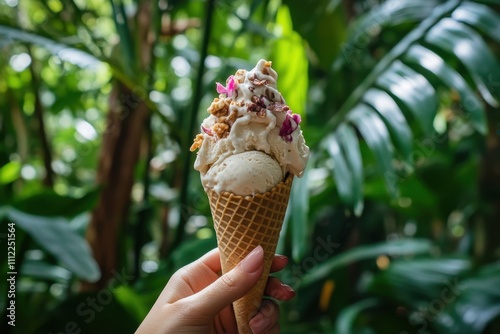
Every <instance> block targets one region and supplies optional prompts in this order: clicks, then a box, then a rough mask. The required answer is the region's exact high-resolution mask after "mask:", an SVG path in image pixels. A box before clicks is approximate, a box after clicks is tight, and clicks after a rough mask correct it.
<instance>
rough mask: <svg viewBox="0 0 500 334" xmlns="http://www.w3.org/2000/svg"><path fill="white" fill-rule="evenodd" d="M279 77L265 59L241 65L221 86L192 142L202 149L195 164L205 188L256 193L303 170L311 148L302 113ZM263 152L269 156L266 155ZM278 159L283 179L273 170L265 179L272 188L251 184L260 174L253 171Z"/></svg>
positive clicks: (194, 147)
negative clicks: (282, 89)
mask: <svg viewBox="0 0 500 334" xmlns="http://www.w3.org/2000/svg"><path fill="white" fill-rule="evenodd" d="M277 77H278V75H277V74H276V72H275V71H274V70H273V69H272V68H271V63H270V62H268V61H265V60H260V61H259V62H258V63H257V65H256V66H255V68H253V69H252V70H251V71H246V70H238V71H237V72H236V74H235V75H234V76H231V77H229V78H228V80H227V82H226V86H225V87H224V86H222V85H220V84H218V85H217V91H218V92H219V93H220V95H219V97H218V98H216V99H214V101H213V102H212V104H211V105H210V107H209V108H208V112H209V113H210V116H208V117H207V118H206V119H205V120H204V121H203V123H202V124H201V130H202V133H201V134H199V135H198V136H197V137H196V138H195V142H194V144H193V146H192V147H191V150H192V151H193V150H196V149H199V151H198V155H197V158H196V162H195V165H194V168H195V169H196V170H198V171H200V173H201V179H202V183H203V185H204V187H205V188H208V189H212V188H213V189H215V190H216V191H217V192H221V191H230V192H233V193H238V194H240V195H253V194H255V193H259V192H266V191H268V190H270V189H271V188H272V187H273V186H274V185H276V184H277V183H279V182H281V181H283V179H284V176H285V175H286V174H287V173H291V174H293V175H295V176H298V177H300V176H301V175H302V173H303V171H304V168H305V166H306V163H307V159H308V157H309V148H308V147H307V146H306V144H305V141H304V137H303V136H302V131H301V130H300V126H299V123H300V117H299V116H298V115H296V114H293V113H292V111H291V110H290V108H289V107H288V106H287V105H286V102H285V100H284V99H283V97H282V96H281V94H280V93H279V91H278V90H277V86H276V79H277ZM255 151H258V152H259V153H258V154H256V155H253V156H252V159H247V158H248V156H244V155H241V153H243V152H255ZM262 154H264V155H265V154H267V155H268V156H269V159H267V158H265V159H264V158H261V157H262ZM257 156H259V158H257ZM228 159H229V160H228ZM265 161H267V162H265ZM275 163H276V164H277V166H278V167H279V168H280V170H281V173H279V174H280V179H279V180H278V181H277V182H275V181H276V180H275V178H277V177H276V176H277V175H278V174H277V173H275V172H270V175H269V176H267V175H266V176H265V178H266V181H264V182H263V183H264V184H267V186H266V187H262V186H261V184H257V183H259V182H256V181H255V180H254V181H255V182H253V183H252V184H253V186H251V185H247V184H246V183H245V182H249V181H250V180H249V179H248V178H249V177H250V176H249V175H254V174H255V175H256V176H258V174H256V173H254V172H249V171H253V170H259V169H260V168H261V167H262V166H263V164H269V170H271V169H272V168H273V167H272V166H276V164H275ZM228 166H231V168H229V167H228ZM259 173H265V172H263V171H261V172H259ZM261 175H262V174H261ZM236 179H238V180H236ZM267 180H271V181H272V182H271V181H269V182H268V181H267ZM237 184H238V185H239V186H236V185H237ZM264 188H266V189H264Z"/></svg>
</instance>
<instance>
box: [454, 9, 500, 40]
mask: <svg viewBox="0 0 500 334" xmlns="http://www.w3.org/2000/svg"><path fill="white" fill-rule="evenodd" d="M499 3H500V2H499ZM451 17H452V18H453V19H455V20H457V21H462V22H464V23H467V24H468V25H470V26H472V27H474V28H476V29H478V30H479V31H481V32H482V33H484V34H487V35H488V36H489V37H490V38H491V39H493V40H495V41H497V42H500V34H498V31H500V16H499V15H498V14H497V13H496V12H495V11H493V10H492V9H491V8H490V7H488V6H486V5H482V4H478V3H475V2H469V1H466V2H464V3H462V4H461V5H460V7H458V8H457V9H455V11H454V12H453V14H452V15H451Z"/></svg>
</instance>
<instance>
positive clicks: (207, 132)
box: [201, 125, 214, 136]
mask: <svg viewBox="0 0 500 334" xmlns="http://www.w3.org/2000/svg"><path fill="white" fill-rule="evenodd" d="M201 130H203V132H205V133H206V134H207V135H209V136H213V135H214V134H213V132H212V130H210V129H208V128H206V127H204V126H203V125H202V126H201Z"/></svg>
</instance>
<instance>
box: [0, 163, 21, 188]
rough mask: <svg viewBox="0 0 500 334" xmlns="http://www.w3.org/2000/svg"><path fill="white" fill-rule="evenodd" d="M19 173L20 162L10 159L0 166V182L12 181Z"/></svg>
mask: <svg viewBox="0 0 500 334" xmlns="http://www.w3.org/2000/svg"><path fill="white" fill-rule="evenodd" d="M20 174H21V163H20V162H19V161H11V162H9V163H7V164H5V165H3V166H2V167H1V168H0V184H8V183H11V182H14V181H15V180H17V179H18V178H19V175H20Z"/></svg>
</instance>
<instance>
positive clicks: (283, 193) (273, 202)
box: [207, 175, 293, 334]
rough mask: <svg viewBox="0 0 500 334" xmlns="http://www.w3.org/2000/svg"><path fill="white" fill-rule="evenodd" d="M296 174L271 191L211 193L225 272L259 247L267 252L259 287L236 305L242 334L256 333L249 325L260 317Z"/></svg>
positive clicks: (209, 194) (211, 203) (255, 287)
mask: <svg viewBox="0 0 500 334" xmlns="http://www.w3.org/2000/svg"><path fill="white" fill-rule="evenodd" d="M292 181H293V175H288V176H287V178H286V179H285V181H284V182H281V183H279V184H278V185H277V186H275V187H274V188H273V189H272V190H271V191H268V192H266V193H264V194H256V195H254V196H238V195H234V194H232V193H228V192H223V193H220V194H218V193H217V192H215V191H214V190H207V194H208V197H209V200H210V209H211V211H212V217H213V219H214V227H215V232H216V235H217V243H218V247H219V251H220V254H221V264H222V273H223V274H224V273H227V272H228V271H230V270H231V269H233V268H234V267H235V266H236V265H237V264H238V263H239V262H240V261H241V260H243V259H244V258H245V257H246V256H247V255H248V253H250V252H251V251H252V250H253V249H254V248H255V247H257V246H258V245H261V246H262V248H263V249H264V261H265V266H264V272H263V274H262V277H261V278H260V279H259V281H258V283H257V285H256V286H254V287H253V288H252V290H250V291H249V292H248V293H247V294H246V295H245V296H244V297H242V298H241V299H238V300H237V301H235V302H234V303H233V308H234V313H235V316H236V321H237V323H238V330H239V333H240V334H247V333H252V331H251V330H250V327H249V326H248V322H249V321H250V319H251V318H252V317H253V316H254V315H255V314H256V312H257V310H258V308H259V306H260V301H261V299H262V296H263V293H264V288H265V286H266V283H267V279H268V277H269V271H270V269H271V264H272V261H273V258H274V253H275V251H276V246H277V244H278V238H279V234H280V231H281V226H282V224H283V218H284V217H285V211H286V207H287V205H288V198H289V196H290V188H291V186H292Z"/></svg>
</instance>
